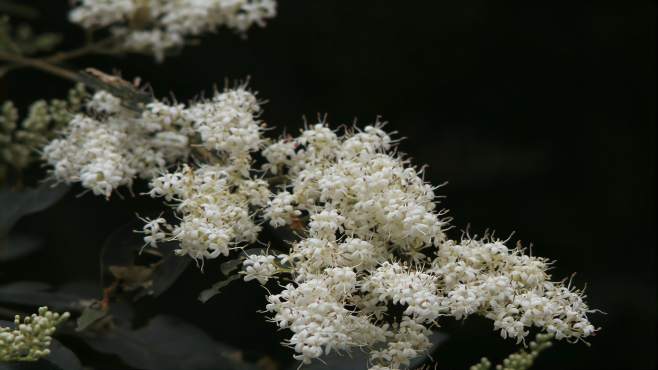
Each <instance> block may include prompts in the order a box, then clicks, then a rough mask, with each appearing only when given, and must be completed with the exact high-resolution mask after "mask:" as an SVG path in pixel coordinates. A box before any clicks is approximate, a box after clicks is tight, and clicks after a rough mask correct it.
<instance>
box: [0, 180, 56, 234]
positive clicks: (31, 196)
mask: <svg viewBox="0 0 658 370" xmlns="http://www.w3.org/2000/svg"><path fill="white" fill-rule="evenodd" d="M68 190H69V187H68V186H66V185H57V186H53V185H51V184H47V183H43V184H41V185H40V186H39V187H36V188H29V189H25V190H22V191H12V190H9V189H7V188H3V189H0V207H2V212H0V236H3V235H7V233H8V232H9V230H11V228H12V227H13V226H14V224H16V222H17V221H18V220H19V219H20V218H21V217H23V216H25V215H28V214H31V213H35V212H39V211H42V210H44V209H46V208H48V207H50V206H52V205H53V204H55V203H56V202H57V201H58V200H60V199H61V198H62V197H63V196H64V195H65V194H66V193H67V192H68Z"/></svg>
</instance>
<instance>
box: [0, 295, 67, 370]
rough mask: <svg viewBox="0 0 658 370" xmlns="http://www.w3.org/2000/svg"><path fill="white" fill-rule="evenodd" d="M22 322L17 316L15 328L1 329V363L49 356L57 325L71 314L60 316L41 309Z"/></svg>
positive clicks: (46, 308)
mask: <svg viewBox="0 0 658 370" xmlns="http://www.w3.org/2000/svg"><path fill="white" fill-rule="evenodd" d="M38 312H39V313H38V314H32V315H31V316H29V317H25V318H24V319H23V320H22V321H21V317H20V316H18V315H16V318H15V319H14V325H15V328H13V329H12V328H5V327H0V362H4V361H36V360H38V359H39V358H41V357H45V356H48V354H49V353H50V349H49V348H50V344H51V342H52V335H53V333H55V329H56V328H57V325H59V324H60V323H62V322H63V321H65V320H66V319H68V318H69V313H68V312H65V313H63V314H61V315H60V314H59V313H56V312H51V311H48V307H40V308H39V311H38Z"/></svg>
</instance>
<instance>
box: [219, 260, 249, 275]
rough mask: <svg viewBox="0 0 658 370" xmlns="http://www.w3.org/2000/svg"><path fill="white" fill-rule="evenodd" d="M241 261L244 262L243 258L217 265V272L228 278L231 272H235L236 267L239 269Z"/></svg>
mask: <svg viewBox="0 0 658 370" xmlns="http://www.w3.org/2000/svg"><path fill="white" fill-rule="evenodd" d="M242 261H244V257H237V258H233V259H231V260H228V261H226V262H224V263H222V264H221V265H219V270H220V271H221V272H222V274H224V275H226V276H228V275H230V274H231V273H232V272H233V271H235V270H237V269H238V267H240V264H242Z"/></svg>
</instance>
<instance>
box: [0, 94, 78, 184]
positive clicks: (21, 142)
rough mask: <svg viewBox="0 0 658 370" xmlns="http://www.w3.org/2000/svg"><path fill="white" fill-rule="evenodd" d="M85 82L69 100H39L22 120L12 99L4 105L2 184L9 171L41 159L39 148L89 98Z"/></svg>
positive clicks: (0, 157) (1, 119)
mask: <svg viewBox="0 0 658 370" xmlns="http://www.w3.org/2000/svg"><path fill="white" fill-rule="evenodd" d="M85 96H86V93H85V90H84V88H83V87H82V85H77V86H76V87H75V88H73V89H71V90H70V91H69V94H68V98H67V99H66V100H59V99H54V100H51V101H45V100H39V101H36V102H34V103H32V104H31V105H30V107H29V108H28V111H27V115H26V116H25V118H24V119H23V120H20V121H19V118H20V117H19V114H18V109H17V108H16V106H14V103H12V102H11V101H6V102H4V103H3V104H2V106H0V183H2V182H3V180H4V178H5V177H6V176H7V175H8V173H9V171H11V170H14V171H17V172H18V171H21V170H24V169H25V168H27V167H28V166H30V165H31V164H33V163H34V162H36V161H38V160H39V151H40V150H41V148H42V147H43V146H44V145H45V144H47V143H48V142H49V141H50V140H52V139H53V138H54V137H55V136H56V135H57V132H58V131H59V130H61V129H62V128H63V127H65V126H66V125H67V124H68V123H69V121H70V120H71V117H72V116H73V114H74V113H75V112H77V111H79V110H80V108H81V107H82V104H83V102H84V100H85Z"/></svg>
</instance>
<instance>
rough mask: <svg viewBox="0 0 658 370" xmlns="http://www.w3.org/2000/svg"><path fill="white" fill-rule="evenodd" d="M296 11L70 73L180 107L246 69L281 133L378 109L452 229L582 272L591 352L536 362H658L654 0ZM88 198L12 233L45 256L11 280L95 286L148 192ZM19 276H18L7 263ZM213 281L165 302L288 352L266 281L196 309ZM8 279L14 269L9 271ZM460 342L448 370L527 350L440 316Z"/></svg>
mask: <svg viewBox="0 0 658 370" xmlns="http://www.w3.org/2000/svg"><path fill="white" fill-rule="evenodd" d="M37 3H40V6H41V9H44V17H43V18H42V19H41V20H40V21H39V23H38V27H40V28H42V29H44V30H45V29H56V30H62V31H63V32H65V34H66V44H67V45H68V46H71V47H73V46H75V45H76V44H78V43H79V41H80V39H81V33H80V31H79V30H78V29H77V28H76V27H75V26H72V25H70V24H68V23H67V22H66V6H65V3H66V2H65V1H46V0H43V1H40V2H37ZM592 3H593V5H592V4H589V2H583V3H581V2H567V3H566V4H564V5H560V4H556V3H554V2H550V3H546V4H544V3H542V4H528V3H522V2H514V3H500V2H493V1H491V2H485V1H475V0H468V1H459V2H448V1H421V2H401V1H368V2H365V1H363V2H356V1H331V0H313V1H302V0H298V1H292V0H281V3H280V7H279V16H278V17H277V18H276V19H274V20H273V21H271V22H270V24H269V25H268V27H267V28H265V29H254V30H252V31H251V32H249V37H248V40H243V39H241V38H240V37H238V36H236V35H233V34H231V33H230V32H228V31H225V30H222V31H220V32H218V33H217V34H216V35H211V36H209V37H205V38H204V39H203V40H202V43H201V45H200V46H198V47H188V48H186V49H184V50H183V51H182V53H181V54H180V55H178V56H173V57H171V58H168V59H167V60H166V61H165V63H163V64H159V65H157V64H154V63H153V61H152V60H151V59H150V58H148V57H142V56H130V57H125V58H112V57H89V58H85V59H82V60H78V61H76V62H75V63H72V64H71V65H70V66H71V67H72V68H82V67H88V66H94V67H96V68H99V69H102V70H105V71H110V70H111V69H112V68H116V69H117V70H119V71H121V72H122V73H123V75H124V76H125V77H127V78H132V77H135V76H140V77H141V78H142V79H143V80H144V81H148V82H150V84H151V85H152V87H153V90H154V91H155V93H156V95H158V96H166V95H168V94H169V93H170V92H173V93H174V94H175V95H176V96H177V97H178V98H179V99H180V100H187V99H189V98H193V97H194V96H195V95H196V94H197V93H199V92H200V91H203V90H205V91H211V88H212V86H213V84H219V85H220V86H221V85H222V84H223V82H224V81H225V79H227V78H228V79H229V80H235V79H241V78H244V77H246V76H251V87H252V88H253V89H255V90H257V91H259V93H260V97H261V98H264V99H267V100H268V101H269V102H268V103H267V104H266V105H265V114H264V116H263V118H264V119H265V120H266V121H267V122H268V123H269V124H270V125H273V126H277V127H287V129H288V131H289V132H291V131H294V129H296V128H298V127H300V126H301V125H302V122H303V121H302V118H301V117H302V116H303V115H305V116H306V117H307V118H308V119H309V121H311V122H312V121H313V120H314V119H315V117H316V116H317V114H318V113H322V114H324V113H328V117H329V121H330V122H331V123H332V124H334V125H338V124H344V123H351V122H352V121H353V120H354V119H355V118H358V120H359V122H360V123H362V124H367V123H371V122H372V121H373V120H374V119H375V117H376V116H377V115H381V116H382V117H383V119H384V120H386V121H388V122H389V125H388V126H387V127H388V129H390V130H396V131H398V133H399V134H398V135H399V136H403V137H406V138H407V139H406V140H404V141H403V142H402V144H401V145H400V147H401V150H402V151H403V152H405V153H407V154H409V155H410V156H411V157H413V158H414V161H415V163H416V164H419V165H420V164H425V163H426V164H428V165H429V167H428V170H427V179H428V180H430V181H431V182H433V183H435V184H439V183H441V182H444V181H448V182H449V183H448V185H447V186H445V187H443V188H441V190H440V192H441V193H442V194H444V195H446V196H447V199H446V200H445V201H444V203H443V206H445V207H446V208H449V209H450V210H451V211H450V214H451V216H452V217H454V221H453V225H454V226H455V229H454V230H453V231H452V232H451V233H452V234H451V236H452V237H453V238H458V237H459V234H460V230H461V229H464V228H465V227H466V226H467V225H468V224H470V225H471V230H472V231H473V232H479V233H482V232H483V231H484V230H485V229H486V228H492V229H495V230H496V231H497V232H498V234H499V235H507V234H509V233H511V232H512V231H516V234H515V238H518V239H521V240H523V241H524V242H532V243H533V244H534V247H533V251H534V253H535V254H537V255H541V256H546V257H549V258H551V259H555V260H557V261H558V262H557V263H556V267H555V269H554V271H553V273H554V274H553V275H554V277H555V278H557V279H562V278H564V277H568V276H570V274H571V273H572V272H577V275H576V278H575V280H574V281H575V282H576V284H577V285H578V286H580V287H583V286H585V285H587V293H588V296H589V299H588V301H589V303H590V305H591V306H592V307H595V308H599V309H601V310H602V311H605V312H606V313H607V315H602V314H594V315H592V316H591V319H592V321H593V322H594V323H595V325H596V326H600V327H602V330H601V331H600V332H599V333H597V335H596V337H593V338H591V341H590V342H591V344H592V346H591V347H588V346H586V345H584V344H582V343H580V344H575V345H569V344H567V343H559V344H557V345H556V346H555V347H554V348H553V349H551V350H549V351H548V352H546V354H545V355H542V357H541V358H540V360H539V361H538V363H537V365H536V367H535V368H536V369H556V368H559V369H649V368H655V353H654V351H655V348H654V346H655V345H656V336H655V327H656V320H655V319H656V293H657V291H656V285H655V271H654V270H655V248H656V239H655V229H654V227H655V193H654V186H655V101H654V100H655V95H656V94H655V50H654V48H655V2H653V1H632V2H631V1H628V2H621V1H620V2H608V1H597V2H592ZM67 88H68V85H67V83H65V82H63V81H61V80H57V79H56V78H54V77H50V76H46V75H43V74H41V73H40V72H35V71H26V70H24V71H21V72H16V73H14V74H12V75H10V76H9V77H8V78H6V79H5V80H3V81H2V82H0V96H1V97H3V98H4V97H5V96H9V97H11V98H13V99H15V100H16V101H18V102H19V103H21V104H23V105H25V104H27V103H28V102H29V101H31V100H33V99H35V98H41V97H59V96H62V94H63V93H64V92H65V91H66V89H67ZM77 192H80V189H79V188H77V189H76V191H74V192H72V193H71V194H69V196H67V198H65V200H63V201H61V202H60V203H59V204H58V205H56V206H55V207H53V208H51V209H49V210H47V211H45V212H43V213H41V214H38V215H34V216H31V217H28V218H26V219H24V220H23V221H22V222H21V223H20V225H19V228H22V229H23V230H31V231H33V232H35V233H38V234H41V235H43V236H45V237H46V238H47V240H48V241H49V247H48V249H47V250H45V251H43V252H41V253H40V254H38V255H37V256H35V257H34V258H32V259H31V260H30V261H29V262H25V263H22V264H18V265H16V266H14V267H13V270H12V273H11V275H10V276H12V277H16V278H18V279H29V280H44V281H49V282H55V283H65V282H69V281H75V280H82V279H85V280H97V276H98V269H99V267H98V263H97V260H98V258H97V256H98V250H99V248H100V245H101V243H102V241H103V240H104V239H105V238H106V237H107V236H108V235H109V234H110V233H111V232H112V231H113V230H114V229H116V228H117V227H119V226H120V225H122V224H124V223H126V222H130V221H132V220H134V218H135V216H134V214H135V212H140V213H148V212H149V211H154V210H157V208H156V205H157V203H152V202H149V201H147V200H139V201H134V200H131V199H124V200H122V199H119V198H117V197H115V198H113V199H112V200H111V201H110V202H109V203H108V202H106V201H105V200H103V199H100V198H94V197H92V196H91V195H85V196H83V197H81V198H76V197H75V194H76V193H77ZM3 268H6V267H3ZM213 276H215V275H213V272H212V271H210V272H208V271H207V272H206V273H205V274H204V275H201V274H200V273H199V272H198V271H197V270H196V269H195V268H190V269H189V270H188V271H187V272H186V273H185V275H184V276H183V278H182V279H181V280H180V281H178V282H177V283H176V285H175V286H174V287H173V288H172V289H171V290H170V291H168V292H167V293H166V294H165V295H164V296H162V297H161V298H159V299H157V300H152V301H151V302H147V303H145V305H147V306H148V307H149V309H151V310H153V311H154V312H155V311H158V312H168V313H175V314H178V315H180V316H182V317H185V318H186V319H188V320H190V321H192V322H195V323H196V324H198V325H199V326H200V327H202V328H204V329H206V330H207V331H208V332H209V333H211V334H212V335H213V336H215V337H216V338H219V339H221V340H223V341H225V342H227V343H230V344H233V345H235V346H237V347H240V348H242V349H244V350H245V351H246V353H252V354H255V355H261V354H268V355H270V356H272V357H274V358H275V359H277V360H282V361H283V360H287V359H289V358H290V357H291V355H292V353H291V352H289V351H288V350H286V349H285V348H283V347H280V346H279V345H278V342H279V341H280V340H281V339H282V338H284V337H285V335H286V333H277V332H276V330H275V326H274V325H273V324H270V323H267V322H265V320H264V318H263V315H262V314H261V313H258V312H256V311H257V310H259V309H262V308H263V307H264V298H263V295H264V291H263V290H261V289H260V288H258V287H257V284H234V285H232V286H230V287H229V288H227V290H226V291H225V292H224V293H223V294H222V295H221V296H219V297H218V298H215V299H214V300H212V301H210V302H209V303H207V304H206V305H202V304H200V303H199V302H197V301H196V299H195V298H196V295H197V294H198V291H199V290H200V289H203V288H205V287H206V286H207V285H209V284H211V283H212V282H213V279H214V278H213ZM3 279H6V276H5V277H3ZM443 325H444V327H445V329H446V331H448V332H449V333H450V335H451V338H450V341H449V342H447V343H446V344H444V345H443V346H441V347H440V348H439V350H438V352H437V353H435V354H434V358H435V359H437V360H438V363H439V369H465V368H468V366H470V365H471V364H473V363H475V362H477V361H478V360H479V358H480V357H481V356H483V355H486V356H490V358H492V359H500V358H502V357H504V356H505V355H506V354H507V353H509V352H511V351H512V350H513V349H514V345H513V343H511V342H508V341H504V340H503V339H501V338H500V337H499V336H498V334H497V333H494V332H493V330H492V326H491V323H489V322H487V321H486V320H478V319H469V320H467V321H465V322H463V323H461V322H459V323H455V322H452V321H450V320H445V322H444V323H443Z"/></svg>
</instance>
